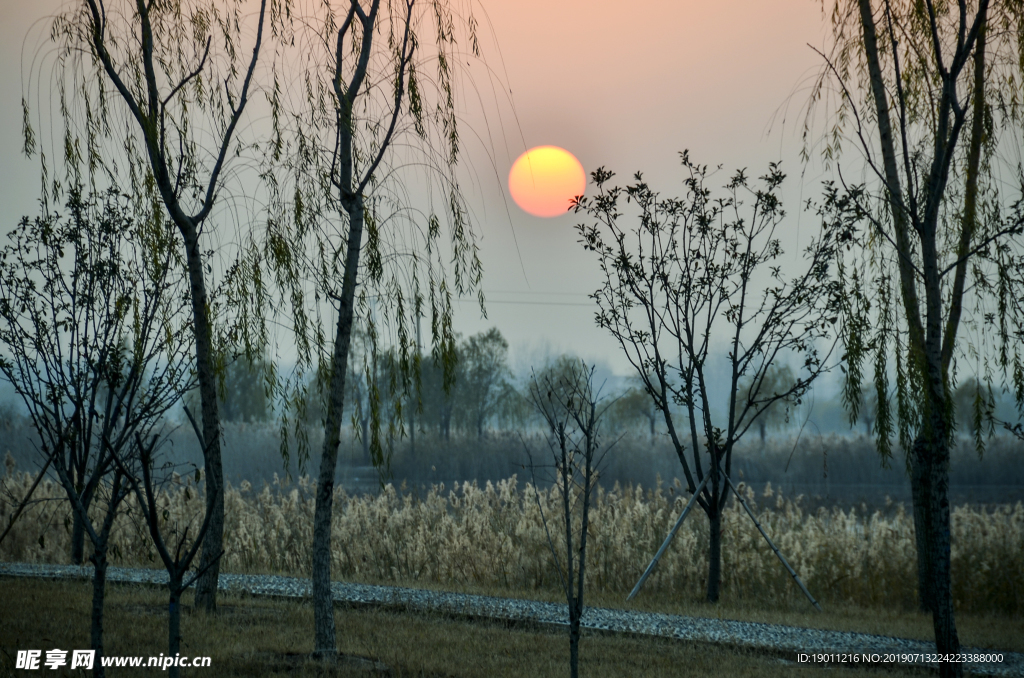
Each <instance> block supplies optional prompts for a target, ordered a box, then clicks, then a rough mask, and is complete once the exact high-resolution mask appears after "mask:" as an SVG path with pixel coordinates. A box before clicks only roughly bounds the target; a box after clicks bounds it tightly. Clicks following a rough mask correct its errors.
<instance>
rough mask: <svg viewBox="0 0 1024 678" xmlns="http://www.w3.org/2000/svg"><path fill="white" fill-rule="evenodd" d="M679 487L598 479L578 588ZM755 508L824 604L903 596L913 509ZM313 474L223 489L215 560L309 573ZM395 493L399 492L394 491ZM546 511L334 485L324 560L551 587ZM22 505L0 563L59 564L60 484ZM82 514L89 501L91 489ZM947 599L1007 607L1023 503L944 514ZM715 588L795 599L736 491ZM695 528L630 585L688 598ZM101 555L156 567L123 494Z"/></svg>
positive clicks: (180, 514)
mask: <svg viewBox="0 0 1024 678" xmlns="http://www.w3.org/2000/svg"><path fill="white" fill-rule="evenodd" d="M32 480H33V477H32V476H30V475H29V474H28V473H24V472H17V471H16V469H15V468H14V464H13V461H11V460H8V464H7V474H6V475H5V476H4V477H3V479H2V480H0V525H2V526H4V527H6V525H7V521H8V520H9V518H10V516H11V514H12V513H13V511H14V510H15V508H16V506H17V502H18V500H19V499H20V498H21V497H22V496H24V494H25V492H26V491H27V490H28V488H29V486H30V485H31V483H32ZM679 488H680V483H679V481H675V482H674V483H673V484H669V485H667V486H666V485H663V484H659V485H658V486H656V487H653V488H642V487H640V486H625V487H623V486H621V485H619V484H616V485H615V486H614V487H613V488H612V489H610V490H606V489H600V490H599V492H598V494H597V497H596V501H595V504H594V506H593V508H592V518H591V532H590V535H589V542H588V554H587V555H588V567H587V579H588V582H587V586H588V590H590V591H595V590H598V591H603V592H609V593H621V594H623V595H625V593H627V592H628V591H629V590H630V589H631V588H632V586H633V585H634V584H635V582H636V579H637V578H638V577H639V575H640V573H641V572H642V571H643V569H644V567H645V566H646V565H647V562H648V561H649V560H650V558H651V557H652V555H653V554H654V552H655V551H656V550H657V549H658V547H659V545H660V544H661V541H662V540H663V539H664V538H665V535H666V534H667V532H668V530H669V529H670V527H671V526H672V524H673V523H674V522H675V519H676V518H677V517H678V515H679V513H680V511H681V510H682V508H683V505H684V501H685V500H684V497H683V495H682V494H681V493H680V491H679ZM740 488H741V491H742V492H744V493H745V495H746V496H747V497H748V499H749V500H751V501H752V502H753V504H754V506H755V510H756V512H757V513H758V519H759V520H760V521H761V524H762V525H763V526H764V527H765V529H766V531H767V532H768V534H769V535H770V536H771V537H772V539H773V540H774V541H775V543H776V544H777V545H778V546H779V548H780V549H781V550H782V552H783V553H784V554H785V555H786V557H787V558H788V559H789V561H790V563H791V564H792V565H793V566H794V568H795V569H796V570H797V572H798V573H799V574H800V576H801V578H803V580H804V581H805V582H806V584H807V586H808V588H809V589H810V590H811V591H812V593H814V594H815V596H816V597H818V598H819V599H821V600H823V601H825V602H842V603H851V604H855V605H860V606H866V607H881V608H893V609H912V608H913V607H914V606H916V581H915V577H916V561H915V551H914V528H913V519H912V517H911V516H910V515H909V514H908V512H907V511H906V510H905V509H904V507H903V506H902V505H896V506H893V507H892V510H889V511H885V512H883V511H875V512H873V513H869V512H867V511H866V510H857V509H851V510H842V509H839V508H834V509H831V510H828V509H825V508H820V509H818V510H816V511H808V510H805V509H804V508H803V507H802V500H801V498H800V497H797V498H790V497H784V496H783V495H782V494H781V493H779V492H773V491H772V488H771V485H768V486H767V487H765V489H764V490H763V491H762V492H759V493H755V492H754V490H753V489H752V488H750V487H747V486H743V485H741V486H740ZM198 489H200V488H197V487H196V486H195V483H194V482H193V479H192V478H191V477H181V476H173V477H172V479H171V480H170V482H169V483H168V485H167V487H166V489H165V490H164V491H163V492H162V493H161V495H160V499H159V506H160V510H161V514H162V516H163V518H162V520H163V521H164V523H165V524H164V528H165V529H166V530H174V529H178V530H179V531H182V530H183V529H184V527H185V526H186V525H189V524H191V525H192V526H193V528H192V530H191V532H194V531H195V527H196V526H198V525H199V524H200V522H201V515H202V511H203V493H202V492H201V491H198ZM314 489H315V487H314V484H313V483H311V482H310V480H309V479H308V478H301V479H299V480H298V482H297V483H294V484H290V485H286V484H284V483H282V482H281V481H278V480H275V482H274V483H272V484H265V485H264V486H263V487H262V488H261V489H256V488H254V487H252V486H251V485H250V484H249V483H248V482H242V483H241V484H240V485H239V486H238V487H234V486H229V487H228V488H227V491H226V494H225V512H226V521H227V522H226V526H225V541H224V544H225V555H224V560H223V564H222V568H223V570H224V571H229V572H251V573H256V572H259V573H270V572H274V573H284V574H291V575H296V576H308V574H309V565H310V560H311V551H310V545H311V535H312V523H313V504H314V502H313V496H314ZM400 489H401V488H400ZM536 494H539V499H540V504H541V506H543V507H544V513H545V515H546V516H548V518H549V520H550V519H552V518H553V517H555V516H558V515H559V512H558V506H557V501H558V497H557V492H556V491H555V490H553V489H552V490H540V491H539V492H538V490H537V489H536V488H534V487H533V486H532V485H530V484H525V485H522V484H521V483H520V482H519V481H518V480H517V478H516V477H515V476H513V477H511V478H509V479H507V480H503V481H501V482H497V483H491V482H487V483H486V484H485V485H484V486H482V487H481V486H478V485H477V484H476V483H463V484H461V485H457V486H455V487H446V486H445V485H444V484H437V485H435V486H433V487H432V488H431V489H430V490H429V491H426V492H425V493H424V494H422V495H421V496H418V497H417V496H414V495H413V494H412V493H410V492H404V491H402V492H400V491H399V490H396V488H395V487H394V486H392V485H388V486H387V487H386V488H385V489H384V491H382V492H381V493H380V494H379V495H378V496H375V497H374V496H370V495H363V496H351V495H348V494H346V493H345V492H344V490H342V489H339V490H337V494H336V497H335V504H334V505H335V512H336V515H335V518H334V528H333V529H334V544H335V549H334V561H333V564H332V571H333V573H334V576H335V577H336V578H339V579H357V580H362V581H377V582H403V583H414V582H421V583H430V584H433V585H438V586H442V587H461V586H481V587H492V588H494V587H496V588H501V589H504V590H508V591H509V592H510V593H513V594H514V593H515V592H520V593H525V592H528V591H531V590H551V591H554V590H555V589H556V588H557V582H556V581H555V577H556V576H557V575H556V574H555V570H554V567H553V563H552V560H551V559H552V555H551V553H550V551H549V549H548V548H547V543H546V537H545V534H544V529H543V524H542V521H541V513H540V509H539V507H538V503H537V499H536V498H535V495H536ZM36 498H37V499H38V500H41V501H37V502H36V503H34V504H33V505H32V506H31V507H30V508H29V509H28V510H27V511H26V512H25V513H24V514H23V515H22V517H21V518H20V520H19V522H18V523H17V524H16V526H15V528H14V529H13V530H12V532H11V534H10V535H8V537H7V538H6V539H5V540H4V542H3V543H2V544H0V559H2V560H7V561H28V562H50V563H64V562H68V553H69V549H70V536H71V535H70V520H69V516H70V509H69V506H68V503H67V501H66V499H63V493H62V491H61V489H60V488H59V487H58V486H57V485H56V484H55V483H53V482H50V481H44V482H43V483H41V484H40V486H39V488H38V489H37V491H36ZM97 504H98V505H95V506H94V510H96V511H101V510H102V508H103V507H102V500H100V501H97ZM952 529H953V539H952V541H953V546H952V548H953V553H952V559H953V594H954V597H955V600H956V605H957V607H958V609H961V610H964V611H971V612H980V613H986V612H998V613H1005V614H1019V613H1021V612H1022V611H1024V610H1022V605H1024V604H1022V600H1024V505H1022V504H1021V503H1019V502H1018V503H1017V504H1016V505H1014V506H1010V505H1003V506H999V507H996V508H994V509H993V508H978V507H970V506H960V507H957V508H955V509H954V510H953V512H952ZM723 533H724V537H723V538H724V547H723V559H724V562H723V572H724V573H725V575H724V581H723V595H724V596H725V598H726V599H732V600H750V601H756V602H758V603H760V604H769V605H770V604H772V603H773V602H781V601H784V600H790V599H792V598H794V597H796V596H799V595H800V594H799V592H798V591H797V590H796V588H795V586H794V584H793V582H792V581H791V580H790V579H789V577H788V575H787V574H786V573H785V571H784V570H783V569H782V567H781V566H780V564H779V563H778V561H777V560H776V559H775V557H774V555H773V554H772V552H771V551H770V549H769V548H768V546H767V544H765V543H764V540H763V539H762V538H761V536H760V535H759V534H758V533H757V530H756V528H755V527H754V525H753V524H752V523H751V521H750V519H749V518H748V517H747V515H746V514H745V513H744V512H743V509H742V508H741V507H740V506H738V504H737V503H736V502H731V504H730V507H729V508H728V509H727V510H726V513H725V518H724V524H723ZM707 542H708V539H707V524H706V520H705V519H704V516H703V515H702V514H701V513H700V512H699V511H698V512H694V513H693V514H692V515H691V516H690V517H689V518H687V521H686V523H684V525H683V527H682V529H681V530H680V531H679V533H678V534H677V536H676V539H675V542H674V543H673V545H672V547H671V548H670V549H669V550H668V552H667V553H666V554H665V556H664V557H663V558H662V560H661V561H660V563H659V565H658V567H657V569H656V570H655V572H654V574H653V575H652V576H651V577H650V579H648V581H647V583H646V585H645V591H647V592H649V593H657V594H659V595H661V596H670V597H677V598H687V599H692V598H695V597H697V596H699V595H700V592H701V591H703V590H704V588H705V581H706V577H707V553H706V551H707ZM111 543H112V561H113V563H114V564H118V565H130V566H151V565H152V564H153V563H155V562H158V559H157V558H156V554H155V552H154V550H153V547H152V545H151V543H150V541H149V538H148V535H147V534H146V531H145V529H144V526H143V525H142V524H141V517H140V514H139V511H138V507H137V506H135V505H134V504H133V503H131V502H129V503H128V506H127V508H126V510H125V511H123V512H122V515H121V516H120V517H119V519H118V521H117V524H116V526H115V529H114V532H113V536H112V538H111Z"/></svg>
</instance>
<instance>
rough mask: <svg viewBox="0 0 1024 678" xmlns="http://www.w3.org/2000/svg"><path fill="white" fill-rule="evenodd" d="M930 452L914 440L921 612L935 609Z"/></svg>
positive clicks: (913, 480) (912, 463)
mask: <svg viewBox="0 0 1024 678" xmlns="http://www.w3.org/2000/svg"><path fill="white" fill-rule="evenodd" d="M926 457H927V452H926V450H925V441H924V438H923V437H922V436H918V437H917V438H916V439H915V440H914V447H913V449H912V450H911V451H910V490H911V497H912V501H913V503H914V544H915V546H916V547H917V549H916V550H917V604H918V606H919V608H920V610H921V611H922V612H931V611H932V609H933V605H932V595H931V588H930V586H929V582H930V574H929V573H930V570H931V565H930V564H929V560H928V557H929V549H928V533H929V531H930V528H929V524H928V518H929V515H930V513H929V512H928V510H927V505H928V501H929V497H930V496H931V493H930V491H929V481H930V479H931V478H930V476H929V474H928V468H927V459H926Z"/></svg>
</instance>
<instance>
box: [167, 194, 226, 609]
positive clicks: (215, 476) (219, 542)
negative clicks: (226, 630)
mask: <svg viewBox="0 0 1024 678" xmlns="http://www.w3.org/2000/svg"><path fill="white" fill-rule="evenodd" d="M174 212H175V210H172V217H174V221H175V223H176V224H177V226H178V228H179V230H180V231H181V234H182V236H183V237H184V240H185V251H186V256H187V261H188V277H189V286H190V290H191V295H190V296H191V302H192V322H193V326H194V330H195V341H196V373H197V375H196V376H197V380H198V382H199V398H200V401H201V407H202V427H203V441H202V442H203V446H204V449H203V463H204V464H205V466H206V471H205V472H206V505H207V507H212V508H211V509H210V510H212V514H211V517H210V525H209V528H208V529H207V532H206V536H205V537H204V538H203V552H202V555H201V556H200V559H199V569H200V570H204V568H205V571H204V572H203V576H201V577H200V578H199V580H198V581H197V582H196V593H195V600H194V604H195V606H196V607H197V608H199V607H203V608H205V609H206V611H207V612H215V611H216V609H217V582H218V580H219V578H220V558H219V556H220V555H221V552H222V550H223V545H224V489H223V488H224V468H223V466H222V463H221V450H220V411H219V404H218V402H217V379H216V375H215V374H214V369H213V332H212V327H211V323H210V309H209V305H208V299H207V294H206V280H205V276H204V273H203V258H202V252H201V251H200V249H199V234H198V231H197V229H196V226H195V224H193V223H192V222H191V220H189V219H188V218H187V217H185V216H184V215H183V214H181V213H180V212H179V213H178V214H177V215H175V214H174ZM211 480H212V481H213V482H211Z"/></svg>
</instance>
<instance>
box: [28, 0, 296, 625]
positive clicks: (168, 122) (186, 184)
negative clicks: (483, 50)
mask: <svg viewBox="0 0 1024 678" xmlns="http://www.w3.org/2000/svg"><path fill="white" fill-rule="evenodd" d="M286 7H287V0H271V2H270V5H269V10H270V11H269V14H270V20H271V23H272V25H274V26H276V27H277V26H280V25H282V24H283V22H284V20H285V19H284V14H285V10H286ZM243 10H244V5H243V2H242V0H160V1H154V0H149V1H148V2H146V1H144V0H136V1H134V2H128V1H121V2H118V1H117V0H80V1H78V2H74V3H72V5H71V6H70V7H69V8H68V9H67V10H66V11H65V12H64V13H62V14H60V15H58V16H57V17H56V18H55V20H54V22H53V27H52V30H51V37H52V39H53V40H54V41H55V42H56V43H57V45H58V47H59V51H58V57H57V68H56V71H57V72H58V74H59V77H57V78H56V79H55V81H54V82H53V83H52V84H51V83H49V82H47V83H39V84H38V86H39V87H40V88H41V89H42V88H46V87H53V88H55V90H56V98H57V100H58V105H57V108H58V110H59V115H60V116H61V118H62V123H63V130H62V131H63V136H62V138H61V139H60V140H59V141H60V143H62V145H63V155H62V160H63V164H64V168H65V171H66V176H67V180H66V182H67V183H68V184H73V183H78V182H79V181H82V182H85V183H87V184H89V185H92V186H96V185H97V184H103V183H106V184H108V185H114V186H121V187H130V193H131V194H132V195H133V196H135V198H136V201H137V210H138V212H139V213H145V214H148V217H147V218H148V219H150V220H151V221H152V222H153V223H154V224H155V225H156V227H158V228H159V227H162V226H163V225H165V224H166V225H167V227H169V228H171V229H173V230H176V231H177V233H178V235H179V236H180V242H179V246H180V247H181V248H182V250H183V253H184V257H185V260H186V262H187V275H188V283H189V294H190V299H191V305H192V316H193V329H194V333H195V370H196V374H197V381H198V385H199V394H200V402H201V406H202V416H201V419H202V434H203V455H204V461H205V465H206V473H207V474H208V477H210V478H211V479H212V480H213V482H209V483H207V484H206V492H207V504H208V507H209V510H211V511H212V512H213V516H212V518H211V520H210V529H209V531H208V533H207V536H206V541H205V543H204V546H203V553H202V558H201V563H200V567H201V568H203V569H204V571H205V572H206V574H205V575H204V576H203V577H202V578H201V580H200V581H199V583H198V585H197V588H196V602H197V604H199V605H204V606H205V607H206V608H207V609H210V610H212V609H215V607H216V591H217V581H218V575H219V565H218V560H217V559H218V558H219V555H220V554H221V552H222V542H223V533H224V499H223V490H222V488H223V487H224V482H223V478H222V475H223V471H222V467H221V444H220V438H221V428H220V416H219V410H218V406H217V374H216V371H217V367H218V364H219V363H220V362H222V360H221V359H220V358H219V357H218V345H219V344H220V342H219V341H218V338H217V337H216V336H215V331H214V330H215V325H216V323H217V321H218V317H217V316H218V312H219V311H221V310H223V309H222V307H220V306H219V305H218V300H217V299H215V298H213V297H211V294H210V290H211V276H212V274H213V252H214V250H216V249H217V248H218V246H219V242H220V241H221V240H222V239H218V235H221V234H219V233H218V232H219V231H223V227H221V226H215V221H219V219H217V217H219V216H220V215H218V214H215V211H214V210H215V207H217V205H218V204H222V203H223V202H224V201H223V199H222V195H224V194H225V193H226V192H228V189H227V188H226V183H227V180H226V179H227V177H228V176H229V175H231V174H234V175H235V176H234V178H235V179H237V178H238V177H237V171H236V170H235V169H233V163H234V162H237V161H234V158H235V157H236V156H238V155H240V154H241V152H242V148H243V145H242V143H241V141H240V140H239V138H238V134H237V133H236V132H237V130H238V127H239V125H240V123H241V124H244V123H243V122H242V121H243V115H244V113H245V111H246V108H247V106H248V104H249V100H250V96H251V94H252V93H253V92H254V91H255V90H256V88H257V85H255V84H254V79H255V75H256V66H257V61H258V58H259V55H260V49H261V45H262V44H263V38H264V25H265V23H266V20H267V14H268V3H267V0H262V2H261V3H260V5H259V11H258V13H257V15H256V16H255V17H251V16H246V15H245V14H244V12H243ZM246 48H251V52H248V53H247V51H246ZM24 102H25V99H23V107H24V108H25V134H24V136H25V150H26V152H28V153H30V154H31V153H32V152H33V151H34V150H35V135H34V133H33V130H32V128H31V127H30V126H29V120H30V119H31V117H30V114H29V111H28V106H27V104H25V103H24ZM42 127H43V128H47V127H49V125H43V126H42ZM54 145H56V144H54ZM40 159H41V161H42V165H43V177H44V179H43V193H44V202H46V201H47V200H49V199H52V198H53V197H54V196H55V194H57V193H60V191H61V186H62V182H61V181H60V180H58V179H57V178H56V177H57V173H56V172H53V171H52V168H50V167H49V166H48V160H47V158H46V152H45V150H44V151H43V152H42V153H40ZM223 239H227V238H223ZM250 270H252V267H245V266H236V267H234V268H233V269H232V274H233V276H234V284H235V285H236V287H240V288H246V289H247V290H249V291H250V292H251V291H252V290H253V289H256V291H257V292H258V290H259V280H258V279H250V280H247V281H243V280H241V279H240V278H242V277H244V273H245V272H246V271H250ZM230 278H231V276H228V279H229V280H230ZM246 299H259V295H258V294H256V295H254V294H245V295H238V294H235V295H233V299H229V301H232V300H233V301H235V303H236V304H237V303H239V300H242V301H244V300H246ZM255 307H256V310H257V312H259V305H258V303H257V304H255ZM234 310H235V311H238V309H234ZM238 317H242V318H245V319H246V320H249V319H250V317H249V316H247V315H246V314H245V313H243V312H238ZM254 328H255V329H254ZM242 330H243V332H242V334H243V340H244V341H245V342H246V345H247V346H248V347H249V348H250V349H251V347H252V342H253V341H255V340H258V339H259V338H260V336H261V335H262V334H263V333H264V332H265V329H261V326H260V323H259V322H258V321H257V322H255V324H252V323H250V324H249V325H247V326H245V327H243V328H242ZM253 337H255V338H256V339H253ZM221 339H223V338H221Z"/></svg>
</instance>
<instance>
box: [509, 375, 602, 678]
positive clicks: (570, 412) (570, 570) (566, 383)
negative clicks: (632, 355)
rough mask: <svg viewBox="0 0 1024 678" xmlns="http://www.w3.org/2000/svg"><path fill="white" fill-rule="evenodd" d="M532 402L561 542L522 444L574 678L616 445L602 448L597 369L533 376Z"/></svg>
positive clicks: (532, 462)
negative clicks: (542, 432) (594, 533)
mask: <svg viewBox="0 0 1024 678" xmlns="http://www.w3.org/2000/svg"><path fill="white" fill-rule="evenodd" d="M529 397H530V400H531V402H532V403H533V405H534V407H535V408H536V409H537V412H539V413H540V415H541V417H542V418H543V419H544V422H545V423H546V424H547V426H548V436H547V444H548V449H549V451H550V453H551V459H552V462H553V463H552V464H551V465H550V466H547V465H544V466H545V467H548V468H551V469H552V471H553V476H552V477H551V478H550V480H551V481H552V482H553V483H554V486H555V487H557V488H558V494H559V498H560V500H561V509H562V511H561V516H560V518H561V520H562V523H561V527H562V528H563V531H562V538H561V539H559V540H558V544H557V545H556V540H555V538H553V537H552V536H551V530H550V526H549V523H548V519H547V517H546V516H545V515H544V507H543V504H542V503H541V500H540V488H539V486H538V484H537V475H536V469H537V468H538V466H541V465H540V464H537V463H535V462H534V459H533V453H532V451H531V450H530V448H529V446H528V445H527V444H526V442H525V441H523V446H524V447H525V448H526V452H527V454H528V455H529V459H530V473H531V476H532V477H533V489H534V496H535V498H536V499H537V506H538V508H540V512H541V520H542V522H543V523H544V531H545V534H546V535H547V539H548V548H550V549H551V555H552V557H553V558H554V561H555V567H556V569H557V570H558V581H559V583H560V584H561V585H562V592H563V593H564V594H565V600H566V603H567V604H568V606H569V675H570V676H572V678H576V677H577V676H578V675H579V656H580V651H579V649H580V622H581V621H582V619H583V592H584V587H583V585H584V582H585V581H586V572H587V535H588V531H589V529H590V508H591V506H592V505H593V497H594V491H595V490H596V488H597V479H598V467H599V466H600V465H601V461H602V459H603V458H604V455H605V454H607V452H608V450H609V449H610V447H611V446H608V447H605V448H604V450H603V451H601V453H600V454H598V452H599V451H600V450H601V447H602V446H601V435H600V434H601V418H602V416H603V415H604V413H605V412H606V411H607V409H608V406H607V405H605V406H604V407H602V408H601V409H600V410H598V407H597V404H598V400H599V396H598V394H596V393H595V392H594V368H593V367H590V368H589V369H588V368H587V366H586V364H584V363H582V362H580V363H573V364H572V365H571V367H570V368H569V370H567V371H562V370H554V369H549V370H546V371H545V372H544V373H542V374H541V375H540V376H537V375H534V377H533V380H532V381H531V383H530V395H529Z"/></svg>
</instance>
